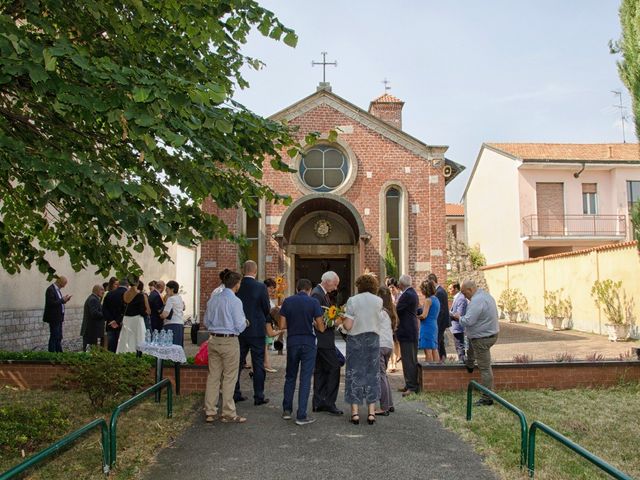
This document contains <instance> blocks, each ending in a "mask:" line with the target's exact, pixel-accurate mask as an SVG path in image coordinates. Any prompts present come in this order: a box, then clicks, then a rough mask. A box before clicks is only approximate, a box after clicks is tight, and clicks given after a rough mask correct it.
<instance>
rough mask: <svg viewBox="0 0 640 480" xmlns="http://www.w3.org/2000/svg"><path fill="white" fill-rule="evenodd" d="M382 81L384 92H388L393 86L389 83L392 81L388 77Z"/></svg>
mask: <svg viewBox="0 0 640 480" xmlns="http://www.w3.org/2000/svg"><path fill="white" fill-rule="evenodd" d="M382 83H383V84H384V92H385V93H387V92H388V91H389V90H391V86H390V85H389V84H390V83H391V82H390V81H389V80H387V79H386V78H385V79H384V80H382Z"/></svg>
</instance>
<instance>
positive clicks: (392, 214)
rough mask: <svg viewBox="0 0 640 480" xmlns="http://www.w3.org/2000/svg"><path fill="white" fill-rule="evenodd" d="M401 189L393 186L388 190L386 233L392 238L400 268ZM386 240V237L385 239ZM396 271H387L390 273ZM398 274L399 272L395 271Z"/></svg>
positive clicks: (394, 252)
mask: <svg viewBox="0 0 640 480" xmlns="http://www.w3.org/2000/svg"><path fill="white" fill-rule="evenodd" d="M400 200H401V198H400V190H399V189H398V188H396V187H391V188H390V189H389V190H387V193H386V196H385V202H386V205H385V206H386V217H387V218H386V232H385V233H386V234H387V235H389V239H390V240H391V251H392V252H393V256H394V257H395V263H396V266H397V267H398V271H399V269H400V219H401V211H400V209H401V203H400ZM385 242H386V239H385ZM391 273H394V272H387V275H390V274H391ZM395 273H396V274H397V273H398V272H395Z"/></svg>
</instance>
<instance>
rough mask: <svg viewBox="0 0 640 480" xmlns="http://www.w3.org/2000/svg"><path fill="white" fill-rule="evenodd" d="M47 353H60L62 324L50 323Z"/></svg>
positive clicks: (59, 322) (58, 322)
mask: <svg viewBox="0 0 640 480" xmlns="http://www.w3.org/2000/svg"><path fill="white" fill-rule="evenodd" d="M49 351H50V352H62V322H61V321H57V320H55V321H51V322H50V323H49Z"/></svg>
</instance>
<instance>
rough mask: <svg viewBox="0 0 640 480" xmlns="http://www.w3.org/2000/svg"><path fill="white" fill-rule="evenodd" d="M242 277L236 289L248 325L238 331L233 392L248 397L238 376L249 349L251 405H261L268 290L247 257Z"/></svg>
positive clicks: (241, 398)
mask: <svg viewBox="0 0 640 480" xmlns="http://www.w3.org/2000/svg"><path fill="white" fill-rule="evenodd" d="M242 271H243V273H244V278H243V279H242V281H241V282H240V289H239V290H238V293H236V295H237V297H238V298H239V299H240V300H242V309H243V310H244V314H245V317H246V318H247V320H248V321H249V326H248V327H247V328H246V329H245V330H244V332H242V333H241V334H240V336H239V337H238V339H239V340H240V369H239V370H238V382H237V383H236V389H235V392H234V394H233V399H234V400H235V401H236V402H242V401H244V400H246V399H247V397H244V396H243V395H242V391H241V390H240V376H241V375H242V366H243V365H244V363H245V361H246V359H247V353H249V351H251V365H252V367H253V403H254V405H264V404H265V403H269V399H268V398H264V377H265V371H264V351H265V348H264V345H265V343H264V342H265V335H266V331H265V324H266V321H267V317H268V316H269V310H270V309H271V304H270V303H269V293H268V292H267V286H266V285H265V284H264V283H262V282H259V281H257V280H256V275H257V273H258V265H256V262H254V261H253V260H247V261H246V262H245V264H244V266H243V268H242Z"/></svg>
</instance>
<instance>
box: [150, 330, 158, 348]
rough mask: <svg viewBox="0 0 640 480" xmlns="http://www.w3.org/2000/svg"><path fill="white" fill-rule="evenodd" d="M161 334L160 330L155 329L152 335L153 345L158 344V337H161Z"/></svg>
mask: <svg viewBox="0 0 640 480" xmlns="http://www.w3.org/2000/svg"><path fill="white" fill-rule="evenodd" d="M159 335H160V332H159V331H158V330H154V331H153V334H152V336H151V344H152V345H158V341H159V338H158V337H159Z"/></svg>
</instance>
